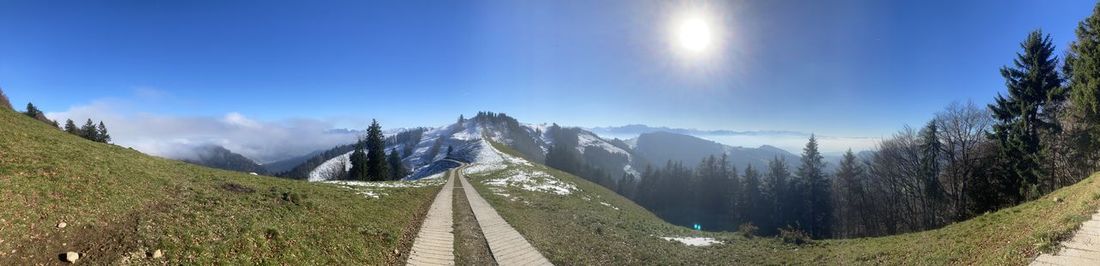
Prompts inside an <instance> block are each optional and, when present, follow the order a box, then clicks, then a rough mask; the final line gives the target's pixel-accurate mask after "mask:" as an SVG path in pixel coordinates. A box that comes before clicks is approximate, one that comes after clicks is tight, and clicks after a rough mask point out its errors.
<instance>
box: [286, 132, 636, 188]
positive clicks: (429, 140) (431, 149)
mask: <svg viewBox="0 0 1100 266" xmlns="http://www.w3.org/2000/svg"><path fill="white" fill-rule="evenodd" d="M513 125H514V124H513ZM551 127H552V125H551V124H545V123H544V124H524V123H520V124H519V126H518V127H514V126H508V125H507V123H504V125H502V124H501V123H495V122H492V119H477V118H476V117H475V118H470V119H466V120H464V121H462V122H461V123H454V124H450V125H445V126H440V127H434V128H427V130H426V131H424V133H423V134H422V135H421V136H420V140H419V142H417V143H416V144H415V146H414V147H411V148H409V149H408V150H410V151H411V154H402V156H403V158H402V162H403V163H404V164H405V165H406V166H407V167H409V170H410V172H411V173H412V174H411V175H409V176H407V177H405V178H404V180H416V179H419V178H423V177H425V176H429V175H432V174H436V173H439V172H441V171H445V170H446V169H448V168H451V167H454V166H453V165H450V164H440V163H438V162H440V161H442V160H444V159H447V158H450V159H455V160H457V161H464V162H470V163H472V165H471V166H470V167H469V168H468V169H467V170H466V171H467V173H478V172H484V171H491V170H495V169H503V168H501V166H500V165H499V163H500V162H505V161H506V162H512V163H525V164H530V162H527V161H526V160H523V159H520V158H516V157H514V156H510V155H506V154H503V153H500V152H498V151H496V150H495V149H493V148H492V147H491V146H492V145H490V143H489V142H488V141H489V140H491V141H494V142H497V143H501V144H504V145H508V146H510V147H513V148H515V147H521V148H524V149H520V151H521V152H525V153H532V152H534V153H538V152H540V151H541V153H542V154H534V155H531V156H533V157H532V158H539V160H541V156H543V155H545V154H546V153H547V152H548V151H549V150H550V147H551V145H553V140H552V139H551V138H550V136H551V134H549V133H548V132H547V131H549V130H550V128H551ZM406 130H407V129H400V130H393V131H388V132H393V133H391V134H396V133H398V132H404V131H406ZM388 135H389V134H387V136H388ZM528 137H530V139H527V138H528ZM512 138H523V139H520V140H516V139H512ZM532 140H533V141H534V142H533V143H532V142H531V141H532ZM517 143H518V144H517ZM532 144H533V145H534V146H531V145H532ZM404 145H405V144H402V143H398V144H396V145H390V146H387V147H386V151H389V150H391V149H397V150H398V151H402V150H405V149H404V148H405V147H404ZM513 145H519V146H513ZM448 148H451V149H452V150H453V151H452V154H450V155H448V154H447V150H448ZM575 148H576V149H577V150H578V151H579V152H581V153H582V154H583V153H584V151H585V149H586V148H588V149H593V148H595V149H600V150H604V151H606V152H607V153H608V154H614V155H622V156H625V158H626V159H627V160H626V162H625V163H623V165H621V166H620V165H617V164H615V165H603V166H602V167H605V168H611V169H607V170H611V171H613V172H614V171H617V170H621V171H622V172H623V173H628V174H635V175H637V171H636V170H635V169H634V168H633V167H632V166H631V165H632V164H633V163H634V158H633V156H632V154H631V152H630V151H628V150H624V149H622V148H620V147H617V146H615V145H612V144H611V143H610V142H608V141H606V140H604V139H602V138H600V137H598V136H596V135H595V134H592V133H591V132H587V131H583V130H582V131H580V132H579V133H578V145H577V147H575ZM350 155H351V152H347V153H345V154H342V155H340V156H336V157H334V158H331V159H329V160H326V161H325V162H323V163H322V164H320V165H319V166H317V167H316V168H314V169H312V171H310V173H309V176H308V180H309V181H324V180H329V179H331V177H333V176H336V175H335V174H334V173H337V172H339V171H340V170H341V169H340V166H343V167H344V169H342V171H347V170H349V169H350V168H351V165H350V164H349V163H348V161H349V160H348V158H349V157H350ZM612 176H613V178H618V177H619V176H620V174H617V173H612Z"/></svg>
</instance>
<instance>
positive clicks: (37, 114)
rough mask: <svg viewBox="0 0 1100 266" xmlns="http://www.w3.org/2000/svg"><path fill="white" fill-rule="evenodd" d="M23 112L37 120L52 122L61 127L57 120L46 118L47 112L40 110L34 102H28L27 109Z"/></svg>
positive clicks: (51, 123)
mask: <svg viewBox="0 0 1100 266" xmlns="http://www.w3.org/2000/svg"><path fill="white" fill-rule="evenodd" d="M23 114H25V115H27V116H29V117H31V118H34V119H35V120H38V121H42V123H46V124H50V125H53V126H54V127H56V128H59V129H60V127H59V126H58V125H57V121H53V120H50V119H49V118H46V113H43V112H42V110H38V107H35V106H34V104H32V103H27V111H26V112H23Z"/></svg>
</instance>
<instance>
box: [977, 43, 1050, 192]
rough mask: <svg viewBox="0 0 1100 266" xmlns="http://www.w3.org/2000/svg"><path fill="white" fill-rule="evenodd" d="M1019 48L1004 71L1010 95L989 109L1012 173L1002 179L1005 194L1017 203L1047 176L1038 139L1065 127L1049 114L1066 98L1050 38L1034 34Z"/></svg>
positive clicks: (1002, 97)
mask: <svg viewBox="0 0 1100 266" xmlns="http://www.w3.org/2000/svg"><path fill="white" fill-rule="evenodd" d="M1020 47H1021V48H1023V50H1024V51H1023V53H1021V54H1017V58H1016V59H1015V60H1014V61H1013V65H1014V66H1013V67H1009V66H1005V67H1002V68H1001V76H1003V77H1004V78H1005V85H1006V86H1007V87H1008V95H1007V97H1006V96H1005V95H1000V94H998V95H997V97H996V99H995V103H994V104H991V105H990V106H989V109H990V110H991V111H993V117H994V118H995V119H996V120H997V123H996V124H994V125H993V134H992V137H993V139H995V140H997V141H998V143H999V144H1000V146H1001V154H1000V157H1001V160H1002V162H1003V163H1004V165H1003V166H1002V168H1003V169H1004V170H1005V171H1006V173H1007V175H1006V176H1005V177H1003V178H1002V180H1000V181H1001V182H1000V185H1001V186H1002V189H1001V190H1002V193H1004V194H1005V196H1006V197H1008V198H1009V199H1010V200H1011V202H1012V203H1019V202H1021V201H1023V200H1024V199H1026V196H1027V195H1029V194H1032V193H1031V192H1032V191H1035V190H1036V187H1038V184H1039V177H1040V176H1042V168H1041V167H1040V165H1041V162H1042V154H1041V153H1040V151H1041V149H1042V147H1041V146H1040V138H1039V136H1040V133H1041V132H1042V131H1044V130H1058V129H1059V128H1060V127H1059V125H1058V123H1057V122H1058V121H1057V120H1055V119H1054V118H1053V117H1052V116H1053V115H1052V114H1051V113H1050V112H1051V111H1052V109H1055V108H1056V106H1057V105H1058V104H1059V102H1058V101H1059V100H1060V99H1061V98H1063V97H1064V94H1065V92H1064V91H1063V90H1062V88H1061V86H1062V78H1061V77H1060V76H1059V75H1058V72H1057V70H1056V69H1055V67H1056V66H1057V64H1058V58H1057V57H1056V56H1054V45H1053V44H1052V43H1051V39H1050V36H1044V35H1043V33H1042V31H1039V30H1036V31H1033V32H1031V34H1029V35H1028V36H1027V39H1026V40H1024V42H1023V43H1021V44H1020ZM1032 196H1037V195H1032Z"/></svg>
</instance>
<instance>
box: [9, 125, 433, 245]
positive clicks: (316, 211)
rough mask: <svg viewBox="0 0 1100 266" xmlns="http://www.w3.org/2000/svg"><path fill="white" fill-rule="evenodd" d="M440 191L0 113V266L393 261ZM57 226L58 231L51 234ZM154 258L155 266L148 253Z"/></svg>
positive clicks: (406, 243)
mask: <svg viewBox="0 0 1100 266" xmlns="http://www.w3.org/2000/svg"><path fill="white" fill-rule="evenodd" d="M438 190H439V186H435V185H433V186H424V187H418V188H417V187H414V188H379V189H376V190H375V191H376V192H381V193H382V194H384V195H383V196H381V197H380V198H370V197H366V196H364V195H361V194H358V191H357V190H355V189H351V188H347V187H343V186H338V185H331V184H315V183H307V182H303V181H292V180H284V179H277V178H273V177H263V176H251V175H246V174H241V173H236V172H230V171H221V170H214V169H210V168H204V167H200V166H195V165H191V164H187V163H182V162H177V161H173V160H167V159H161V158H156V157H152V156H147V155H144V154H141V153H139V152H137V151H134V150H131V149H127V148H122V147H118V146H114V145H108V144H101V143H93V142H91V141H86V140H83V139H81V138H79V137H76V136H72V135H69V134H66V133H63V132H61V131H59V130H56V129H54V128H52V127H50V126H48V125H46V124H44V123H41V122H38V121H35V120H32V119H30V118H27V117H26V116H23V115H21V114H18V113H15V112H12V111H9V110H0V265H32V264H50V263H56V262H59V257H58V255H59V254H61V253H64V252H67V251H74V252H81V253H84V254H85V256H84V257H82V258H81V259H80V260H79V261H78V263H82V264H93V265H103V264H165V263H167V264H199V265H210V264H284V265H341V264H356V265H362V264H369V265H379V264H398V263H402V262H403V261H404V256H405V255H406V254H407V253H408V252H407V251H408V249H409V246H411V239H412V237H414V236H415V234H416V230H417V229H418V226H419V224H418V223H419V220H420V218H421V216H423V214H424V212H425V211H426V210H427V207H428V205H429V204H430V202H431V200H432V198H433V196H434V194H435V192H436V191H438ZM61 222H64V223H66V224H67V226H66V227H65V228H58V224H59V223H61ZM158 249H159V250H162V251H163V254H164V256H163V257H162V258H152V257H150V256H148V255H147V253H151V252H153V251H154V250H158Z"/></svg>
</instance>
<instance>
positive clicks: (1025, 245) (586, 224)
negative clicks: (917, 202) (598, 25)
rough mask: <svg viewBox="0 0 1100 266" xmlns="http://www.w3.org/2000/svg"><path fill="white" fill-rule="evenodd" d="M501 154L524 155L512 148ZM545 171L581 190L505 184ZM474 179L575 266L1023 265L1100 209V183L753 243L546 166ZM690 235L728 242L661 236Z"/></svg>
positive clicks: (507, 213)
mask: <svg viewBox="0 0 1100 266" xmlns="http://www.w3.org/2000/svg"><path fill="white" fill-rule="evenodd" d="M494 146H495V147H496V148H497V149H498V150H500V151H503V152H505V153H507V154H511V155H513V156H518V154H517V153H514V152H512V151H510V150H508V148H507V147H503V145H494ZM537 172H542V173H546V174H548V175H549V176H550V177H551V178H553V179H556V180H558V181H560V182H561V183H564V184H571V185H574V186H575V188H576V189H575V190H572V191H571V192H570V193H569V194H567V195H561V194H560V193H552V192H553V190H552V189H544V190H540V189H539V187H537V186H528V187H524V186H523V183H507V181H506V180H516V178H514V177H515V176H517V173H527V176H538V174H531V173H537ZM469 176H470V178H471V180H473V182H472V183H473V184H474V186H475V187H476V188H477V189H478V191H480V192H481V194H482V195H483V196H484V197H485V198H486V199H487V200H489V201H490V203H491V204H492V205H493V206H494V207H496V209H497V211H499V212H500V214H501V215H502V216H504V218H505V219H506V220H507V221H508V222H509V223H510V224H512V225H513V226H515V227H516V229H517V230H519V231H520V232H521V233H522V234H523V235H524V236H526V237H527V239H528V240H529V241H531V242H532V244H533V245H534V246H535V247H536V248H538V249H539V250H540V251H542V252H543V254H544V255H545V256H546V257H547V258H549V259H550V260H551V261H552V262H554V263H556V264H567V265H591V264H635V265H654V264H683V265H705V264H710V265H716V264H717V265H726V264H754V265H756V264H822V263H825V264H827V265H833V264H840V265H850V264H874V265H883V264H885V265H898V264H903V265H913V264H931V265H941V264H995V265H1005V264H1008V265H1019V264H1026V263H1027V262H1029V261H1030V259H1031V258H1033V257H1034V256H1035V255H1036V254H1037V252H1039V251H1040V250H1047V249H1050V247H1051V246H1052V242H1053V241H1055V240H1056V239H1058V238H1059V237H1061V236H1066V235H1068V234H1069V233H1070V232H1072V230H1073V229H1074V228H1076V227H1077V226H1079V225H1080V223H1081V222H1083V221H1085V220H1087V219H1088V218H1089V217H1090V216H1091V215H1092V213H1093V212H1095V211H1096V209H1097V208H1098V207H1100V204H1098V201H1097V199H1098V198H1100V184H1097V183H1096V182H1095V180H1096V177H1095V176H1093V177H1090V178H1088V179H1085V180H1084V181H1081V182H1080V183H1079V184H1077V185H1074V186H1070V187H1066V188H1063V189H1061V190H1058V191H1056V192H1054V193H1051V194H1050V195H1048V196H1046V197H1044V198H1041V199H1039V200H1035V201H1032V202H1028V203H1025V204H1022V205H1020V206H1016V207H1013V208H1008V209H1004V210H1001V211H999V212H995V213H989V214H986V215H982V216H979V217H977V218H974V219H971V220H969V221H966V222H961V223H957V224H954V225H950V226H947V227H945V228H942V229H938V230H932V231H926V232H920V233H911V234H904V235H897V236H889V237H877V238H863V239H849V240H828V241H815V242H813V243H811V244H805V245H801V246H798V245H793V244H786V243H783V242H782V241H781V240H779V239H776V238H759V237H758V238H752V239H748V238H745V237H742V236H741V235H739V234H736V233H708V232H696V231H692V230H688V229H686V228H682V227H677V226H674V225H671V224H668V223H665V222H663V221H661V220H660V219H659V218H657V217H656V216H655V215H653V214H652V213H650V212H648V211H646V210H645V209H643V208H642V207H640V206H638V205H636V204H634V203H632V202H630V201H629V200H627V199H625V198H623V197H621V196H618V195H617V194H615V193H614V192H612V191H609V190H607V189H604V188H602V187H600V186H599V185H596V184H593V183H591V182H588V181H585V180H583V179H581V178H577V177H575V176H572V175H569V174H566V173H562V172H559V171H555V170H552V169H548V168H546V167H544V166H542V165H538V164H533V163H527V164H514V163H513V164H507V166H506V168H504V169H503V170H495V171H486V172H483V173H477V174H471V175H469ZM502 184H505V185H502ZM544 184H545V185H551V184H549V183H544ZM532 188H534V189H532ZM1055 198H1059V199H1060V200H1059V202H1055V200H1054V199H1055ZM616 208H617V209H616ZM682 236H691V237H709V238H714V239H715V240H719V241H722V242H724V243H723V244H715V245H711V246H687V245H685V244H681V243H680V242H674V241H667V240H664V239H662V238H661V237H682Z"/></svg>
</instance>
